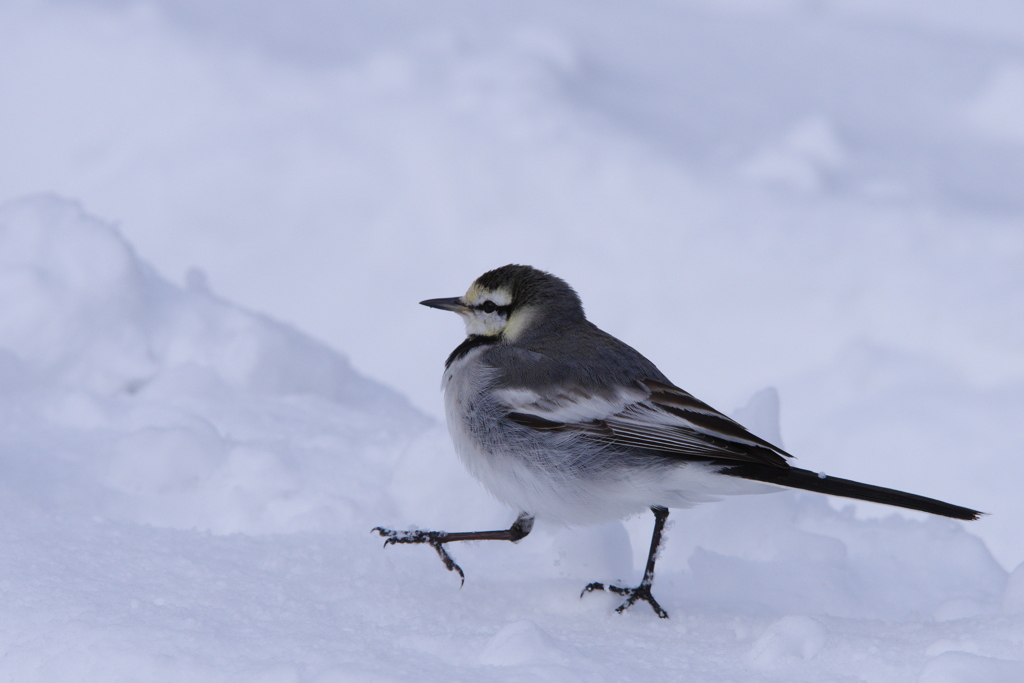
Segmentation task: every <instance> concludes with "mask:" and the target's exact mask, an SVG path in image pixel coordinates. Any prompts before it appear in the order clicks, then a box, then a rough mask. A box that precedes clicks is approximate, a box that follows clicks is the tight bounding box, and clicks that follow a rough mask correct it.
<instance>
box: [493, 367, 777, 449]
mask: <svg viewBox="0 0 1024 683" xmlns="http://www.w3.org/2000/svg"><path fill="white" fill-rule="evenodd" d="M502 398H503V403H504V404H505V405H506V407H507V408H508V413H507V417H508V418H509V419H510V420H512V421H513V422H515V423H516V424H519V425H522V426H524V427H528V428H530V429H535V430H538V431H549V432H550V431H561V432H574V433H576V434H578V435H579V436H580V437H581V438H587V439H593V440H594V441H597V442H599V443H601V444H606V445H612V446H620V447H623V448H632V449H639V450H644V451H652V452H655V453H657V454H659V455H662V456H666V457H673V458H680V459H692V460H703V461H708V460H711V461H716V460H717V461H727V462H734V463H742V462H749V463H757V464H761V465H769V466H773V467H788V464H787V463H786V460H785V458H787V457H791V456H790V455H789V454H788V453H786V452H785V451H783V450H782V449H780V448H778V447H776V446H773V445H772V444H770V443H768V442H767V441H765V440H764V439H761V438H760V437H757V436H755V435H754V434H751V433H750V432H749V431H747V430H746V429H745V428H744V427H743V426H742V425H740V424H739V423H737V422H736V421H734V420H732V419H730V418H729V417H727V416H725V415H723V414H722V413H720V412H718V411H717V410H715V409H714V408H712V407H711V406H709V405H707V404H706V403H703V402H701V401H699V400H697V399H696V398H694V397H693V396H692V395H690V394H689V393H687V392H685V391H683V390H682V389H679V388H678V387H674V386H672V385H669V384H664V383H662V382H657V381H653V380H645V381H644V382H642V383H639V384H638V385H637V386H636V388H633V389H629V388H622V389H621V391H619V392H618V393H616V394H613V395H609V396H605V397H595V396H594V395H592V394H589V393H586V392H582V391H579V392H571V391H567V390H566V389H565V388H564V387H562V388H560V389H559V390H558V391H557V393H555V392H554V391H552V392H535V391H531V390H524V389H515V390H510V391H508V392H505V393H504V394H503V395H502Z"/></svg>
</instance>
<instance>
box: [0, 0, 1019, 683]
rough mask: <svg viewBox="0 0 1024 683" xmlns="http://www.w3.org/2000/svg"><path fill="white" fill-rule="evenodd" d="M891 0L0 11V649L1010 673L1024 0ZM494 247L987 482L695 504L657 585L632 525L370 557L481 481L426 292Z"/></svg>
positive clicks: (723, 377) (568, 669)
mask: <svg viewBox="0 0 1024 683" xmlns="http://www.w3.org/2000/svg"><path fill="white" fill-rule="evenodd" d="M891 5H892V3H873V2H870V1H869V0H858V1H852V0H851V1H848V2H819V3H796V2H792V3H791V2H782V1H779V2H771V3H749V4H748V3H744V2H741V1H736V2H730V3H710V2H708V3H701V2H694V3H682V2H678V3H676V2H655V1H653V0H651V1H649V2H635V3H594V2H582V1H580V2H577V1H574V0H560V1H559V2H516V3H475V2H454V1H448V0H446V1H438V2H432V3H429V4H425V3H424V4H410V3H404V2H403V3H399V2H376V3H372V4H371V3H366V4H355V3H351V4H345V5H342V4H340V3H331V2H316V1H315V0H297V1H296V2H292V3H288V4H287V5H284V4H277V3H270V2H254V3H245V4H244V5H243V4H241V3H239V4H236V3H226V2H222V3H206V2H202V1H200V0H176V1H171V0H165V1H162V2H150V3H135V2H121V1H118V0H109V1H106V2H103V1H99V0H97V1H89V2H77V3H63V2H36V1H31V0H16V1H9V2H5V3H3V4H0V202H2V201H3V200H5V199H6V200H8V201H7V202H6V203H3V204H2V205H0V534H2V540H0V548H2V552H0V680H10V681H34V680H39V681H70V680H75V681H119V680H124V681H129V680H146V681H149V680H152V681H161V680H175V681H180V680H204V681H206V680H209V681H219V680H225V681H232V680H235V681H272V682H277V681H388V680H424V681H434V680H438V681H440V680H445V681H450V680H468V681H480V680H497V681H506V680H508V681H518V680H559V681H571V680H580V681H591V680H607V681H619V680H624V681H629V680H644V681H649V680H688V681H709V682H716V683H717V682H719V681H815V682H819V681H920V682H924V683H951V682H961V681H995V682H996V683H1003V682H1009V681H1014V682H1016V681H1021V680H1024V564H1022V563H1024V540H1022V534H1021V533H1020V525H1019V520H1021V519H1022V518H1024V499H1022V498H1021V497H1020V496H1019V495H1018V490H1019V482H1020V481H1021V480H1022V479H1024V463H1022V459H1021V455H1022V454H1024V419H1021V415H1022V414H1024V9H1021V8H1020V7H1019V6H1018V5H1017V4H1016V3H1013V2H999V1H998V0H986V1H985V2H981V3H971V4H970V6H966V5H965V6H964V7H961V6H960V3H945V4H944V3H934V2H928V3H924V2H922V3H913V2H908V3H902V4H900V5H898V6H891ZM39 192H44V193H48V194H38V193H39ZM115 224H116V227H114V225H115ZM131 245H135V246H134V247H133V246H131ZM135 248H137V249H138V255H137V254H136V251H135ZM512 261H516V262H526V263H532V264H533V265H537V266H540V267H544V268H547V269H549V270H552V271H553V272H555V273H557V274H559V275H562V276H563V277H565V278H566V279H567V280H569V282H570V283H572V284H573V285H574V286H576V287H577V289H578V290H579V291H580V293H581V295H582V296H583V300H584V303H585V305H586V306H587V309H588V312H589V313H590V316H591V318H592V319H594V320H595V321H596V322H598V323H599V324H600V325H601V326H602V327H605V328H606V329H608V330H609V331H611V332H613V333H615V334H617V335H618V336H620V337H622V338H624V339H625V340H627V341H628V342H630V343H632V344H633V345H635V346H636V347H638V348H639V349H641V350H642V351H644V352H645V353H646V354H647V355H648V356H649V357H651V358H652V360H654V361H655V362H657V363H658V364H659V365H660V366H661V367H662V369H663V370H665V372H666V373H667V374H668V375H669V376H670V377H671V378H673V379H674V380H675V381H676V382H677V383H679V384H680V385H682V386H683V387H685V388H687V389H689V390H691V391H693V392H694V393H695V394H697V395H698V396H700V397H702V398H704V399H706V400H708V401H709V402H711V403H712V404H713V405H716V406H718V407H720V408H723V409H726V410H730V409H733V410H736V411H737V412H738V414H740V415H741V416H742V418H743V419H744V420H745V421H747V422H749V423H751V424H752V426H755V427H757V428H758V429H760V430H762V431H763V432H765V433H773V432H776V431H777V430H778V429H779V416H778V414H777V411H776V408H775V403H774V401H773V394H772V393H771V392H768V393H759V392H760V390H761V389H763V388H764V387H766V386H774V387H776V388H777V390H778V396H779V398H780V401H781V426H782V429H781V433H782V437H783V438H784V440H785V445H786V446H787V448H788V449H789V450H791V451H792V452H794V453H796V454H797V456H798V457H799V459H800V462H801V464H804V465H805V466H807V467H811V468H814V469H823V470H825V471H827V472H830V473H835V474H837V475H841V476H847V477H851V478H855V479H861V480H865V481H870V482H872V483H878V484H882V485H887V486H894V487H897V488H904V489H907V490H912V491H914V492H917V493H922V494H925V495H931V496H935V497H938V498H942V499H946V500H950V501H952V502H955V503H959V504H963V505H969V506H974V507H978V508H980V509H984V510H986V511H988V512H990V513H992V514H991V516H989V517H986V518H985V519H983V520H981V521H979V522H975V523H971V524H960V523H956V522H950V521H948V520H941V519H935V518H926V517H925V516H924V515H914V514H911V513H903V512H893V511H891V510H889V509H885V508H880V507H878V506H870V505H866V504H865V505H859V506H854V505H851V504H847V503H845V502H842V501H829V500H826V499H824V498H822V497H815V496H811V495H796V494H791V493H780V494H774V495H768V496H759V497H752V498H745V499H734V500H728V501H724V502H722V503H718V504H714V505H706V506H703V507H701V508H697V509H695V510H691V511H685V512H682V511H681V512H679V513H676V514H673V516H672V517H671V518H670V519H671V522H672V526H671V528H670V530H669V539H668V546H667V547H666V549H665V550H664V552H663V553H662V556H661V559H660V560H659V571H658V580H657V583H656V594H657V596H658V598H659V600H660V601H661V602H662V604H663V605H664V606H665V608H666V609H668V610H669V612H670V613H671V614H672V618H671V619H670V620H668V621H662V620H658V619H656V618H655V617H654V615H653V614H652V613H651V612H650V611H649V610H646V609H645V607H644V606H643V605H641V606H640V607H638V608H634V609H633V610H632V611H631V612H630V613H627V614H625V615H622V616H620V615H616V614H615V613H614V612H613V611H612V610H613V608H614V606H615V605H616V601H615V600H613V599H612V598H611V597H610V596H607V595H605V596H602V595H591V596H588V597H587V598H586V599H584V600H580V599H579V598H578V594H579V590H580V589H581V588H582V586H583V585H585V584H586V583H587V582H589V581H594V580H602V581H616V580H621V581H634V582H635V581H636V580H637V578H638V576H639V574H640V571H641V567H642V561H643V556H644V553H645V552H646V544H647V542H648V538H649V529H650V519H649V518H641V519H637V520H630V521H627V522H626V523H624V524H612V525H608V526H606V527H601V528H591V529H574V530H565V529H557V528H550V527H545V526H544V525H542V524H541V525H539V526H538V528H537V529H536V531H535V532H534V533H533V534H531V536H529V537H528V538H527V539H525V540H524V541H523V542H521V543H520V544H518V545H516V546H512V545H510V544H500V543H491V544H487V543H482V544H474V545H467V546H465V547H456V548H453V554H454V555H455V557H456V559H457V560H458V561H459V562H460V564H461V565H462V566H463V568H464V569H465V570H466V573H467V582H466V584H465V586H464V587H463V588H461V589H459V584H458V580H457V578H456V577H454V576H453V575H452V574H450V573H448V572H446V571H445V570H444V568H443V567H442V565H441V563H440V562H439V561H438V559H437V558H436V557H435V556H434V555H433V554H432V553H431V552H430V551H429V550H428V549H424V548H413V547H401V548H389V549H387V550H383V549H381V547H380V539H378V538H376V537H374V536H371V535H370V534H369V529H370V528H371V527H373V526H375V525H378V524H385V525H389V526H395V527H401V528H406V527H409V526H414V525H416V526H422V527H427V528H447V529H478V528H498V527H502V526H506V525H507V524H508V523H509V522H510V521H511V519H512V516H513V512H511V511H506V510H503V509H502V508H501V507H500V506H498V505H497V504H496V503H494V502H493V501H491V500H490V499H489V498H488V497H487V495H486V494H485V493H484V492H483V491H482V490H481V489H480V488H479V487H478V486H477V485H476V484H475V483H474V482H472V481H471V480H470V479H469V478H468V475H466V474H465V473H464V472H463V471H462V469H461V466H460V465H459V464H458V462H457V460H456V458H455V456H454V455H453V453H452V451H451V447H450V445H449V443H448V439H447V435H446V434H445V431H444V429H443V426H441V425H440V424H439V421H438V418H439V412H440V399H439V396H438V393H437V384H438V376H439V371H440V366H441V362H442V360H443V358H444V357H445V355H446V354H447V353H448V351H450V349H451V347H453V346H454V345H455V344H456V343H457V342H458V340H459V338H460V336H461V329H460V324H459V322H458V321H457V320H456V319H454V317H453V316H446V315H444V314H442V313H439V312H437V311H428V310H426V309H422V308H420V307H418V306H416V304H415V302H416V301H419V300H420V299H423V298H427V297H434V296H450V295H454V294H459V293H461V292H462V291H464V289H465V288H466V286H467V285H468V283H469V282H470V281H471V280H472V279H473V278H474V277H475V276H477V275H479V274H480V273H481V272H483V271H484V270H487V269H489V268H492V267H494V266H497V265H501V264H503V263H507V262H512ZM147 264H153V265H152V266H151V265H147ZM193 267H194V268H193ZM172 281H178V282H182V283H183V285H178V284H174V283H173V282H172ZM234 302H238V303H234ZM254 310H258V311H265V312H266V313H267V314H266V315H264V314H259V313H253V312H252V311H254ZM279 321H286V322H279ZM300 329H301V330H306V331H308V332H309V333H311V334H312V335H313V336H315V337H317V338H319V339H322V340H324V342H318V341H314V340H313V339H312V338H311V337H310V336H307V335H306V334H305V333H303V332H300V331H299V330H300ZM334 349H340V350H342V351H344V352H345V353H346V354H349V355H350V356H351V358H352V359H353V362H354V363H355V365H356V367H358V368H359V372H358V373H357V372H356V371H354V370H353V369H352V366H350V364H349V362H348V361H347V360H346V359H345V357H344V356H342V355H340V354H339V353H338V352H337V351H335V350H334ZM367 376H368V377H373V378H375V379H374V380H371V379H368V378H367ZM376 380H380V381H381V382H383V383H384V384H386V385H387V386H388V387H391V388H386V387H385V386H384V384H382V383H380V382H379V381H376ZM752 396H754V399H753V400H752V402H751V403H750V404H749V405H746V407H745V408H742V409H741V407H742V406H744V405H745V404H747V402H748V400H750V399H751V397H752Z"/></svg>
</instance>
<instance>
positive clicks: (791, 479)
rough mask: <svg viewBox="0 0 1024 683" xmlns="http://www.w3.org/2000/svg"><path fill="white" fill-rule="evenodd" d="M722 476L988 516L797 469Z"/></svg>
mask: <svg viewBox="0 0 1024 683" xmlns="http://www.w3.org/2000/svg"><path fill="white" fill-rule="evenodd" d="M720 473H721V474H728V475H730V476H733V477H741V478H743V479H752V480H754V481H763V482H765V483H768V484H777V485H779V486H788V487H789V488H794V489H803V490H804V491H815V492H817V493H827V494H829V495H832V496H843V497H844V498H855V499H856V500H867V501H871V502H872V503H883V504H884V505H895V506H896V507H901V508H908V509H910V510H920V511H922V512H930V513H931V514H933V515H942V516H943V517H953V518H954V519H967V520H974V519H978V517H980V516H981V515H983V514H985V513H983V512H978V511H977V510H971V509H969V508H964V507H960V506H959V505H952V504H950V503H943V502H942V501H941V500H935V499H934V498H925V497H924V496H918V495H915V494H913V493H906V492H904V491H897V490H895V489H887V488H883V487H881V486H872V485H871V484H862V483H860V482H859V481H850V480H849V479H840V478H838V477H830V476H825V475H823V474H818V473H817V472H811V471H810V470H802V469H800V468H797V467H771V466H767V465H760V464H757V463H744V464H742V465H736V466H732V467H727V468H725V469H722V470H720Z"/></svg>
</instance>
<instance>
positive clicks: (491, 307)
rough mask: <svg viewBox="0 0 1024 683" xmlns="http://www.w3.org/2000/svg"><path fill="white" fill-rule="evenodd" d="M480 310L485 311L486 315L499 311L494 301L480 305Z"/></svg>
mask: <svg viewBox="0 0 1024 683" xmlns="http://www.w3.org/2000/svg"><path fill="white" fill-rule="evenodd" d="M480 310H481V311H483V312H484V313H494V312H495V311H496V310H498V305H497V304H495V303H494V302H493V301H490V300H488V301H485V302H483V303H482V304H480Z"/></svg>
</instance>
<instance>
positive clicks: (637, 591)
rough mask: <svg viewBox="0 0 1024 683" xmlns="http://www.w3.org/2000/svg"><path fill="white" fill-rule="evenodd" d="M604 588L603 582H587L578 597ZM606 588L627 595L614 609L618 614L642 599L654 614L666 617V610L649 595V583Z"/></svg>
mask: <svg viewBox="0 0 1024 683" xmlns="http://www.w3.org/2000/svg"><path fill="white" fill-rule="evenodd" d="M605 589H606V586H605V585H604V584H603V583H600V582H597V581H595V582H594V583H589V584H587V586H586V588H584V589H583V592H582V593H580V597H581V598H582V597H583V596H584V595H586V594H587V593H593V592H594V591H603V590H605ZM607 590H610V591H611V592H612V593H618V594H619V595H625V596H627V597H626V602H624V603H622V604H621V605H619V606H618V607H617V608H615V611H616V612H618V613H619V614H622V613H623V612H625V611H626V610H627V609H629V608H630V607H632V606H633V603H635V602H636V601H637V600H643V601H644V602H646V603H647V604H648V605H650V606H651V609H653V610H654V613H655V614H657V615H658V616H659V617H661V618H662V619H668V612H666V611H665V610H663V609H662V608H661V605H659V604H658V601H657V600H655V599H654V596H653V595H651V586H650V584H647V583H641V584H640V585H639V586H637V587H636V588H620V587H619V586H607Z"/></svg>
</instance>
